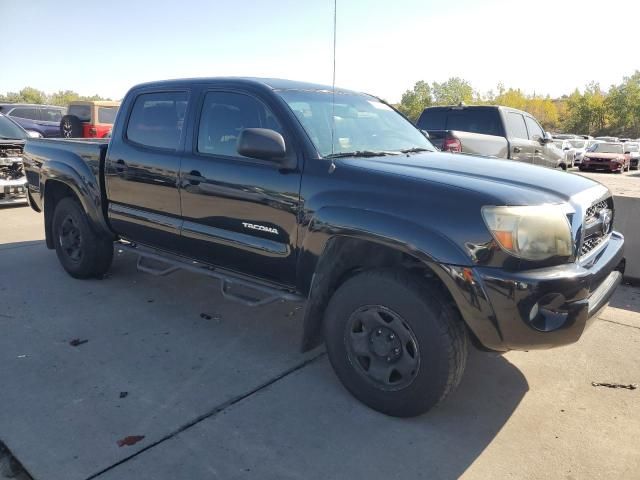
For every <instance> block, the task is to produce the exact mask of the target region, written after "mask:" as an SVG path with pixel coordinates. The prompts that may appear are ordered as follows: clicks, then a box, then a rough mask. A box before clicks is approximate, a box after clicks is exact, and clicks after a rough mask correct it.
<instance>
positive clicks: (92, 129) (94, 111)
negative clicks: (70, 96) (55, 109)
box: [60, 100, 120, 138]
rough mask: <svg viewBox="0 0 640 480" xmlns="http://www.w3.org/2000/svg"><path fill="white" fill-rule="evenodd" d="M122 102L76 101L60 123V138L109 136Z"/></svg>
mask: <svg viewBox="0 0 640 480" xmlns="http://www.w3.org/2000/svg"><path fill="white" fill-rule="evenodd" d="M119 107H120V102H111V101H98V100H95V101H94V100H90V101H76V102H71V103H70V104H69V109H68V110H67V114H66V115H65V116H64V117H62V120H61V121H60V136H61V137H64V138H104V137H106V136H108V135H109V133H110V132H111V129H112V128H113V122H114V120H115V119H116V114H117V113H118V108H119Z"/></svg>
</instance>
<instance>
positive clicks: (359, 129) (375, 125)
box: [278, 90, 435, 157]
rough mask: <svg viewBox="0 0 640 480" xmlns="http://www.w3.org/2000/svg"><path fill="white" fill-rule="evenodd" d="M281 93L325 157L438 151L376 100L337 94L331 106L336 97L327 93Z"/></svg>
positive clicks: (358, 95)
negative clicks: (405, 151)
mask: <svg viewBox="0 0 640 480" xmlns="http://www.w3.org/2000/svg"><path fill="white" fill-rule="evenodd" d="M278 93H279V94H280V96H281V97H282V98H283V99H284V100H285V101H286V102H287V104H288V105H289V107H290V108H291V110H293V113H294V114H295V115H296V116H297V117H298V119H299V120H300V123H301V124H302V127H303V128H304V129H305V130H306V132H307V134H308V135H309V137H310V138H311V141H312V142H313V143H314V145H315V147H316V149H317V150H318V152H319V153H320V155H322V156H323V157H325V156H327V155H331V154H340V153H349V152H400V151H402V150H413V149H418V150H429V151H434V150H435V148H434V147H433V145H432V144H431V142H429V140H427V138H426V137H425V136H424V135H423V134H422V133H421V132H420V131H419V130H418V129H417V128H416V127H414V126H413V125H412V124H411V122H409V121H408V120H406V119H405V118H404V117H403V116H402V115H400V114H399V113H397V112H396V111H395V110H393V109H392V108H391V107H389V106H388V105H386V104H385V103H382V102H381V101H379V100H378V99H376V98H374V97H370V96H368V95H361V94H356V93H340V92H336V95H335V105H332V100H333V95H332V94H331V92H327V91H312V92H310V91H300V90H283V91H279V92H278ZM332 114H333V120H334V122H335V133H334V134H333V135H332V133H331V128H332V123H334V122H332V119H331V117H332ZM332 139H333V145H332Z"/></svg>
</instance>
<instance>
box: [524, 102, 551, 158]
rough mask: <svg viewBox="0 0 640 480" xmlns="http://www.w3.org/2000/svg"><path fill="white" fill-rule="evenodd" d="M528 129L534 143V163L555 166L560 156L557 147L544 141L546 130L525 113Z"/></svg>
mask: <svg viewBox="0 0 640 480" xmlns="http://www.w3.org/2000/svg"><path fill="white" fill-rule="evenodd" d="M524 119H525V122H526V124H527V130H528V131H529V139H530V140H531V142H532V143H533V163H534V164H536V165H542V166H543V167H551V168H555V167H556V166H557V162H558V156H557V154H556V152H555V148H554V147H553V146H552V145H551V144H544V143H542V141H541V140H542V139H543V138H544V130H543V129H542V127H541V126H540V124H538V122H537V121H536V120H535V119H534V118H533V117H530V116H529V115H525V117H524Z"/></svg>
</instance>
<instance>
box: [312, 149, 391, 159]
mask: <svg viewBox="0 0 640 480" xmlns="http://www.w3.org/2000/svg"><path fill="white" fill-rule="evenodd" d="M385 155H399V152H389V151H385V150H380V151H374V150H356V151H355V152H338V153H331V154H329V155H325V157H324V158H343V157H360V158H362V157H384V156H385Z"/></svg>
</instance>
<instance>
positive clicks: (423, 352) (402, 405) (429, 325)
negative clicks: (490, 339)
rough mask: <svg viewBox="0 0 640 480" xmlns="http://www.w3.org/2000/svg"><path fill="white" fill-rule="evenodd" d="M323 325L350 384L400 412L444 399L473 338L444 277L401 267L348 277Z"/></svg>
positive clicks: (377, 404)
mask: <svg viewBox="0 0 640 480" xmlns="http://www.w3.org/2000/svg"><path fill="white" fill-rule="evenodd" d="M375 325H377V326H375ZM323 330H324V332H323V333H324V339H325V343H326V346H327V352H328V355H329V360H330V362H331V365H332V366H333V369H334V371H335V372H336V374H337V376H338V378H339V379H340V381H341V382H342V384H343V385H344V386H345V387H346V388H347V390H349V391H350V392H351V393H352V394H353V396H354V397H356V398H357V399H358V400H360V401H361V402H362V403H364V404H366V405H368V406H369V407H371V408H373V409H374V410H377V411H379V412H382V413H385V414H387V415H392V416H396V417H413V416H416V415H420V414H423V413H425V412H427V411H428V410H430V409H431V408H432V407H434V406H435V405H437V404H438V403H440V402H441V401H443V400H444V399H445V398H446V397H447V396H448V395H449V394H450V393H451V392H452V391H453V390H454V389H455V388H456V387H457V386H458V384H459V383H460V380H461V378H462V374H463V372H464V368H465V365H466V361H467V351H468V343H469V340H468V337H467V332H466V330H465V325H464V323H463V321H462V319H461V318H460V315H459V313H458V311H457V309H456V308H455V307H453V306H452V305H451V303H450V302H449V300H448V299H447V297H446V296H445V295H444V294H443V293H442V291H441V290H440V286H439V285H438V284H436V283H430V282H427V281H426V280H424V279H422V278H420V277H417V276H413V275H411V274H409V273H408V272H405V271H402V270H386V269H385V270H372V271H367V272H363V273H360V274H358V275H356V276H355V277H352V278H351V279H349V280H347V281H346V282H345V283H344V284H343V285H342V286H340V288H339V289H338V290H337V291H336V293H335V294H334V295H333V296H332V297H331V300H330V301H329V305H328V307H327V311H326V313H325V318H324V324H323ZM352 338H353V339H354V341H352ZM392 357H393V358H392ZM385 362H386V363H385ZM396 368H397V370H396Z"/></svg>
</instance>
